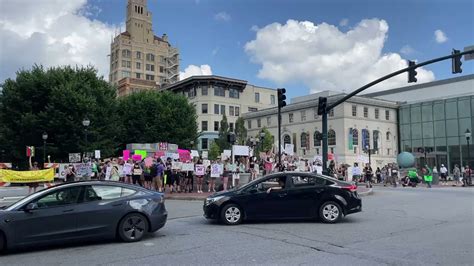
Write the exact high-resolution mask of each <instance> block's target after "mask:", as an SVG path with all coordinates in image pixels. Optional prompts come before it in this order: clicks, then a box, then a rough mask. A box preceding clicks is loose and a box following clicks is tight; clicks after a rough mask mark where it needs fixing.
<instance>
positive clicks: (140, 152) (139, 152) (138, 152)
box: [135, 150, 147, 158]
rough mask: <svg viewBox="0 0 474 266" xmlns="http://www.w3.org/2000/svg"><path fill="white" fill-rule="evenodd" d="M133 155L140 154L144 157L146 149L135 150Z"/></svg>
mask: <svg viewBox="0 0 474 266" xmlns="http://www.w3.org/2000/svg"><path fill="white" fill-rule="evenodd" d="M135 155H141V156H142V158H146V155H147V153H146V151H145V150H135Z"/></svg>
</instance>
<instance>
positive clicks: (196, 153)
mask: <svg viewBox="0 0 474 266" xmlns="http://www.w3.org/2000/svg"><path fill="white" fill-rule="evenodd" d="M191 156H192V157H199V152H198V151H196V150H191Z"/></svg>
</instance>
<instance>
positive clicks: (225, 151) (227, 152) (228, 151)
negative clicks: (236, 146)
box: [224, 150, 232, 157]
mask: <svg viewBox="0 0 474 266" xmlns="http://www.w3.org/2000/svg"><path fill="white" fill-rule="evenodd" d="M224 154H225V155H226V156H227V157H230V156H232V151H231V150H224Z"/></svg>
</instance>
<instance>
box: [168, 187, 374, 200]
mask: <svg viewBox="0 0 474 266" xmlns="http://www.w3.org/2000/svg"><path fill="white" fill-rule="evenodd" d="M357 193H358V194H359V196H361V197H365V196H369V195H372V194H373V190H372V189H371V188H366V187H358V188H357ZM212 194H213V193H208V192H205V193H176V192H174V193H169V192H168V193H166V194H165V199H172V200H202V201H204V200H205V199H206V198H207V197H208V196H210V195H212Z"/></svg>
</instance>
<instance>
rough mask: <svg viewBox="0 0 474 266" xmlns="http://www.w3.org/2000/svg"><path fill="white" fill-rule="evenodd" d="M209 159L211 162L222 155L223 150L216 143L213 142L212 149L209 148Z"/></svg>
mask: <svg viewBox="0 0 474 266" xmlns="http://www.w3.org/2000/svg"><path fill="white" fill-rule="evenodd" d="M208 155H209V159H210V160H216V159H217V157H219V156H220V155H221V148H220V147H219V145H217V143H216V142H215V141H212V142H211V147H210V148H209V154H208Z"/></svg>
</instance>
